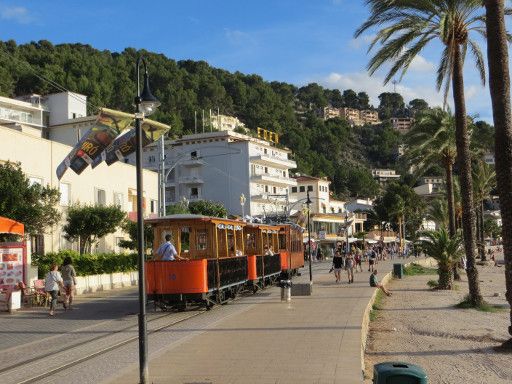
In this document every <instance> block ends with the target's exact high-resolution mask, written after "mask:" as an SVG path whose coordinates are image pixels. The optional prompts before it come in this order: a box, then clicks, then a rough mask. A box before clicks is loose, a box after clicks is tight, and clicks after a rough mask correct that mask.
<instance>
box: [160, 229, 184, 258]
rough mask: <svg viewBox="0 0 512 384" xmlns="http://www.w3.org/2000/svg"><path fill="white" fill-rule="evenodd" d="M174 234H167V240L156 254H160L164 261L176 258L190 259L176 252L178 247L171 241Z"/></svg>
mask: <svg viewBox="0 0 512 384" xmlns="http://www.w3.org/2000/svg"><path fill="white" fill-rule="evenodd" d="M171 239H172V236H171V235H165V242H164V243H162V245H160V247H158V250H157V251H156V254H157V255H158V256H160V260H162V261H176V260H188V259H187V258H186V257H181V256H180V255H178V252H176V248H174V245H173V244H172V243H171Z"/></svg>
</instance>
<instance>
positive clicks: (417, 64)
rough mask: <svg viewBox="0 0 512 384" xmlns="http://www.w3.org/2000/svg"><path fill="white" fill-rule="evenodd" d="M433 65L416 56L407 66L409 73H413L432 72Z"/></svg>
mask: <svg viewBox="0 0 512 384" xmlns="http://www.w3.org/2000/svg"><path fill="white" fill-rule="evenodd" d="M434 69H435V65H434V63H432V62H431V61H428V60H427V59H425V58H424V57H423V56H421V55H416V56H415V57H414V59H413V60H412V62H411V65H409V71H414V72H434Z"/></svg>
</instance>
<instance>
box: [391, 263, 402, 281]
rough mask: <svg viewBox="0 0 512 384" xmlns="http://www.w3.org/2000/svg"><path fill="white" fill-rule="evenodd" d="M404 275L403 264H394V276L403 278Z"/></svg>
mask: <svg viewBox="0 0 512 384" xmlns="http://www.w3.org/2000/svg"><path fill="white" fill-rule="evenodd" d="M403 275H404V266H403V265H402V264H393V276H395V277H398V278H399V279H401V278H402V276H403Z"/></svg>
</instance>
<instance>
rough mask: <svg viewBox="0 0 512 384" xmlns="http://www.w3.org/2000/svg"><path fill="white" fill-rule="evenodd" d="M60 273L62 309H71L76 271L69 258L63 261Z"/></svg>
mask: <svg viewBox="0 0 512 384" xmlns="http://www.w3.org/2000/svg"><path fill="white" fill-rule="evenodd" d="M60 272H61V275H62V280H63V281H64V293H65V297H64V309H72V308H71V304H73V297H74V294H75V286H76V271H75V267H73V265H72V260H71V257H70V256H66V258H65V259H64V262H63V263H62V268H61V269H60Z"/></svg>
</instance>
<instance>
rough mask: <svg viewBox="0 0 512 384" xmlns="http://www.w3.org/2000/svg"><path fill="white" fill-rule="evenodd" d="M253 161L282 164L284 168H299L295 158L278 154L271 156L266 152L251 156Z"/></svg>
mask: <svg viewBox="0 0 512 384" xmlns="http://www.w3.org/2000/svg"><path fill="white" fill-rule="evenodd" d="M250 160H251V162H253V163H259V164H265V165H270V166H280V167H282V168H297V163H296V162H295V160H290V159H286V158H282V157H278V156H270V155H265V154H260V155H255V156H251V158H250Z"/></svg>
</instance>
